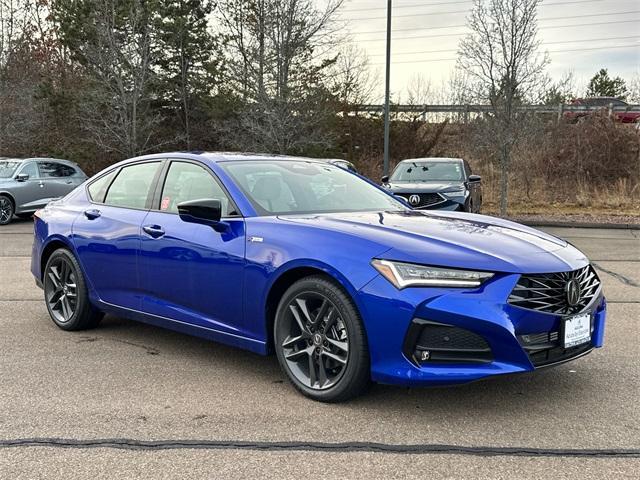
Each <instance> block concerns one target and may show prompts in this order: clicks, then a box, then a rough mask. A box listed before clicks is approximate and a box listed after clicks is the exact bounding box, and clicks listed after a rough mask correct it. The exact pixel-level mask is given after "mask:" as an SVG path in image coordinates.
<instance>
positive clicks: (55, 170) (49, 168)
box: [38, 162, 76, 178]
mask: <svg viewBox="0 0 640 480" xmlns="http://www.w3.org/2000/svg"><path fill="white" fill-rule="evenodd" d="M38 163H39V164H40V172H41V175H42V178H64V177H71V176H73V175H75V173H76V170H75V168H73V167H70V166H69V165H64V164H63V163H58V162H38Z"/></svg>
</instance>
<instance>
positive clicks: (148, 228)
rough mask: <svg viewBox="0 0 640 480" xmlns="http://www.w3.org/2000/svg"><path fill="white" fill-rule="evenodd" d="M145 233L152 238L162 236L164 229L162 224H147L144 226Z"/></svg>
mask: <svg viewBox="0 0 640 480" xmlns="http://www.w3.org/2000/svg"><path fill="white" fill-rule="evenodd" d="M142 230H144V233H146V234H147V235H149V236H150V237H152V238H160V237H162V236H163V235H164V233H165V232H164V229H163V228H162V227H161V226H160V225H145V226H144V227H142Z"/></svg>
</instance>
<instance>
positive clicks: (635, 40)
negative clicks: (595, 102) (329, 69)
mask: <svg viewBox="0 0 640 480" xmlns="http://www.w3.org/2000/svg"><path fill="white" fill-rule="evenodd" d="M317 1H318V2H319V3H322V0H317ZM386 4H387V1H386V0H345V4H344V6H343V7H342V9H341V11H340V15H339V16H340V18H341V19H343V20H344V21H345V24H346V29H347V31H348V32H350V36H351V39H352V40H353V42H354V43H356V44H357V45H358V46H359V47H361V48H362V49H364V50H365V51H366V52H367V54H368V56H369V60H370V62H371V64H372V65H373V68H374V69H379V73H380V79H381V80H382V79H383V78H384V65H383V62H384V53H385V28H386V18H385V15H386ZM471 5H472V2H471V1H470V0H393V14H394V20H393V37H394V39H393V41H392V62H393V64H392V77H391V78H392V80H391V82H392V91H393V92H394V94H398V93H400V94H402V95H404V93H403V92H404V91H405V90H406V86H407V83H408V82H409V81H410V78H411V77H412V76H415V75H416V74H421V75H423V76H424V77H425V78H428V79H430V80H431V83H432V85H433V86H434V88H435V89H438V88H440V85H441V84H442V82H443V81H446V79H447V78H448V77H449V76H450V74H451V72H452V70H453V68H454V66H455V57H456V49H457V45H458V41H459V40H460V38H461V37H462V36H463V35H464V33H465V32H466V31H467V29H466V27H465V24H466V16H467V14H468V13H469V11H470V8H471ZM538 18H539V27H540V30H539V35H540V40H541V41H542V43H543V44H544V46H543V48H544V49H546V50H547V51H548V52H549V57H550V59H551V64H550V65H549V67H548V72H549V74H550V75H551V76H553V77H560V76H562V75H563V74H565V73H566V72H568V71H573V73H574V76H575V79H576V83H577V87H578V89H579V90H580V91H579V92H578V93H580V94H581V93H584V92H583V90H584V88H585V87H586V84H587V82H588V80H589V78H591V77H592V76H593V74H594V73H595V72H596V71H597V70H598V69H600V68H603V67H605V68H608V69H609V73H610V74H611V75H613V76H616V75H619V76H621V77H623V78H625V79H626V80H627V81H629V80H631V78H632V77H634V76H638V75H640V0H544V1H543V3H542V5H541V7H540V10H539V12H538ZM425 51H428V52H427V53H424V52H425ZM381 83H382V82H381Z"/></svg>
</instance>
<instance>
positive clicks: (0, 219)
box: [0, 195, 15, 225]
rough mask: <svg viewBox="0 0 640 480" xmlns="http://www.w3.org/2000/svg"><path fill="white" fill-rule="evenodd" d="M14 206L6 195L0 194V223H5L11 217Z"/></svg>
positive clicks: (9, 220)
mask: <svg viewBox="0 0 640 480" xmlns="http://www.w3.org/2000/svg"><path fill="white" fill-rule="evenodd" d="M14 212H15V207H14V205H13V201H12V200H11V199H10V198H9V197H7V196H6V195H0V225H7V224H8V223H9V222H11V219H12V218H13V213H14Z"/></svg>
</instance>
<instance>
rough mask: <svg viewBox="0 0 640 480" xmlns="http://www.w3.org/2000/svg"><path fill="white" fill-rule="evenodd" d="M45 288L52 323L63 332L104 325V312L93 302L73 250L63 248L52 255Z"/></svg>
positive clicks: (47, 267) (48, 264) (46, 272)
mask: <svg viewBox="0 0 640 480" xmlns="http://www.w3.org/2000/svg"><path fill="white" fill-rule="evenodd" d="M43 287H44V299H45V302H46V305H47V310H48V311H49V315H50V316H51V320H53V322H54V323H55V324H56V325H57V326H58V327H60V328H61V329H63V330H69V331H72V330H86V329H89V328H93V327H96V326H97V325H98V323H100V320H101V319H102V313H101V312H99V311H97V310H96V309H95V308H94V307H93V306H92V305H91V303H90V302H89V293H88V289H87V284H86V282H85V280H84V276H83V275H82V270H81V269H80V265H79V264H78V261H77V260H76V258H75V257H74V256H73V254H72V253H71V252H70V251H69V250H66V249H64V248H61V249H58V250H56V251H55V252H53V253H52V254H51V257H49V260H48V262H47V266H46V267H45V271H44V279H43Z"/></svg>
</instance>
